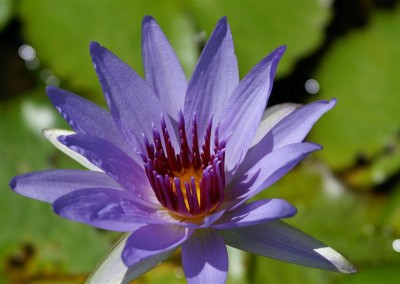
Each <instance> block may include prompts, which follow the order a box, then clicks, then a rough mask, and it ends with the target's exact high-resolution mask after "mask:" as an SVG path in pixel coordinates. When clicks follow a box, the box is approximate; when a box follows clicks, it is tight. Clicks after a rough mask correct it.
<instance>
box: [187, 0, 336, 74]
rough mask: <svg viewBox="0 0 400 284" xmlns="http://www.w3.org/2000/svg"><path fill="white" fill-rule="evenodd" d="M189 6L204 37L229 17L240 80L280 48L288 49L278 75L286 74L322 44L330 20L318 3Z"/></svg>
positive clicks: (196, 2)
mask: <svg viewBox="0 0 400 284" xmlns="http://www.w3.org/2000/svg"><path fill="white" fill-rule="evenodd" d="M191 2H192V3H193V4H192V12H193V16H194V17H195V19H196V22H198V23H199V26H200V27H202V28H203V29H205V31H206V32H207V33H210V32H211V30H212V28H213V26H214V25H215V23H216V22H217V20H218V19H219V18H220V17H222V16H227V17H228V21H229V24H230V26H231V30H232V35H233V40H234V43H235V52H236V54H237V56H238V61H239V66H240V73H241V75H242V76H243V75H245V74H247V73H248V72H249V71H250V69H251V68H252V67H253V66H254V65H255V64H256V63H257V62H258V61H260V60H261V59H262V58H263V57H265V56H266V55H267V54H268V53H270V52H271V51H272V50H274V49H275V48H277V47H278V46H280V45H287V46H288V49H287V51H286V53H285V55H284V58H283V59H282V61H281V63H280V64H279V68H278V73H280V74H284V73H288V72H289V71H290V70H291V69H292V67H293V65H294V64H295V62H296V60H297V59H298V58H300V57H302V56H305V55H306V54H308V53H310V52H312V51H313V50H314V49H315V48H317V46H318V45H319V44H320V43H321V41H322V39H323V29H324V27H325V26H326V24H327V21H328V20H329V18H330V9H329V8H330V7H329V4H323V2H325V3H327V2H326V1H318V0H311V1H301V3H300V2H296V3H293V1H290V0H283V1H257V0H256V1H254V0H252V1H235V0H233V1H232V0H220V1H212V0H193V1H191ZM207 37H208V35H207Z"/></svg>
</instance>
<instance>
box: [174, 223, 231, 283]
mask: <svg viewBox="0 0 400 284" xmlns="http://www.w3.org/2000/svg"><path fill="white" fill-rule="evenodd" d="M182 266H183V271H184V272H185V276H186V280H187V282H188V283H189V284H202V283H225V281H226V278H227V275H228V253H227V251H226V246H225V243H224V240H223V239H222V237H221V236H220V235H219V234H218V233H217V232H216V231H213V230H197V231H196V232H195V233H194V234H193V235H192V237H191V238H190V239H189V240H187V241H186V242H185V243H184V244H183V245H182Z"/></svg>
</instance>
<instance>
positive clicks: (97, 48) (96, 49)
mask: <svg viewBox="0 0 400 284" xmlns="http://www.w3.org/2000/svg"><path fill="white" fill-rule="evenodd" d="M103 49H104V47H102V46H101V45H100V44H99V43H98V42H97V41H91V42H90V45H89V51H90V55H91V56H92V59H93V58H94V57H95V55H98V54H99V53H100V52H101V51H102V50H103Z"/></svg>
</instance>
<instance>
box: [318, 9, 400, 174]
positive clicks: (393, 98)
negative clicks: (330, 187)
mask: <svg viewBox="0 0 400 284" xmlns="http://www.w3.org/2000/svg"><path fill="white" fill-rule="evenodd" d="M399 29H400V9H397V10H393V11H391V12H382V11H381V12H376V14H375V15H373V17H372V18H371V21H370V23H369V25H368V26H367V28H365V29H362V30H354V31H352V32H351V33H349V34H347V35H346V36H344V37H343V38H340V39H338V41H337V42H336V43H335V44H334V45H333V46H332V48H331V50H330V52H329V53H328V54H327V56H326V57H324V58H323V61H322V63H321V65H320V68H319V69H318V70H317V72H316V74H315V77H316V79H317V80H318V81H319V83H320V86H321V91H320V93H319V94H318V95H316V96H315V97H313V100H315V99H330V98H332V97H336V98H337V99H338V104H337V106H336V107H335V108H334V109H333V110H332V111H330V112H329V113H328V114H327V115H325V116H324V117H323V118H322V119H321V121H319V122H318V123H317V125H316V127H315V128H314V129H313V131H312V133H311V137H310V140H314V141H318V143H321V144H322V145H324V147H325V151H321V152H319V153H318V156H319V157H322V158H323V159H324V160H325V161H326V162H327V163H328V165H329V166H330V167H333V168H334V169H336V170H340V169H343V168H347V167H350V166H351V165H353V164H354V163H355V161H356V157H358V156H362V157H364V159H366V160H371V159H372V157H374V156H376V155H378V154H379V153H380V152H381V151H382V150H383V149H384V148H385V147H387V146H388V145H390V144H391V143H392V141H393V139H395V138H396V136H397V133H398V130H399V127H400V116H399V111H398V109H399V93H400V84H399V80H398V74H400V65H399V64H398V63H399V62H400V53H399V44H398V31H399Z"/></svg>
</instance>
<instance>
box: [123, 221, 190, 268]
mask: <svg viewBox="0 0 400 284" xmlns="http://www.w3.org/2000/svg"><path fill="white" fill-rule="evenodd" d="M191 234H192V230H189V229H187V228H183V227H181V226H176V225H148V226H145V227H142V228H140V229H138V230H136V231H135V232H133V233H132V234H131V235H130V237H129V238H128V240H127V242H126V245H125V248H124V251H123V253H122V260H123V261H124V263H125V264H126V265H127V266H132V265H140V262H142V261H146V260H147V259H149V258H151V257H155V256H157V255H159V254H164V253H168V252H171V251H174V250H175V249H176V248H177V247H178V246H180V245H181V244H182V243H183V242H184V241H186V240H187V238H188V237H189V236H190V235H191Z"/></svg>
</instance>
